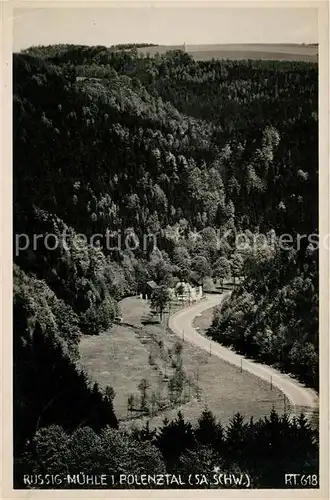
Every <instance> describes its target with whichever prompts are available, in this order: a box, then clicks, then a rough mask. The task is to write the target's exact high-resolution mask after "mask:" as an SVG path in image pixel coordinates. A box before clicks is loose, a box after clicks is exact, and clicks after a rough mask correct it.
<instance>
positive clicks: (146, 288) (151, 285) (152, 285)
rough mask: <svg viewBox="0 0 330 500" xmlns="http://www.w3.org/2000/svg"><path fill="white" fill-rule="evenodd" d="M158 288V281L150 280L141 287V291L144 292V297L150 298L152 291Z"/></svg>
mask: <svg viewBox="0 0 330 500" xmlns="http://www.w3.org/2000/svg"><path fill="white" fill-rule="evenodd" d="M156 288H158V285H157V283H156V282H155V281H153V280H150V281H147V282H146V283H144V284H143V285H142V286H141V287H140V293H141V294H142V297H143V298H144V299H150V297H151V295H152V293H153V292H154V290H156Z"/></svg>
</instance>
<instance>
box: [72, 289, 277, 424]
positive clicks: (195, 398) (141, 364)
mask: <svg viewBox="0 0 330 500" xmlns="http://www.w3.org/2000/svg"><path fill="white" fill-rule="evenodd" d="M121 308H122V315H123V318H124V324H122V325H115V326H114V327H113V328H112V329H111V330H109V331H108V332H105V333H103V334H102V335H100V336H97V337H85V338H83V339H82V341H81V344H80V354H81V364H82V366H83V367H84V368H85V370H86V371H87V373H88V374H89V376H90V377H91V378H92V379H93V380H96V381H97V382H98V383H99V384H100V386H101V387H105V386H106V385H110V386H112V387H113V388H114V390H115V392H116V397H115V399H114V407H115V412H116V415H117V416H118V418H119V419H120V420H121V425H122V426H124V427H131V426H132V425H133V426H140V425H142V423H143V422H145V421H146V420H149V422H150V426H151V428H152V427H155V426H158V425H159V424H161V422H162V420H163V419H164V417H168V418H169V419H171V418H174V417H175V416H176V414H177V412H178V410H179V409H181V410H182V412H183V414H184V416H185V418H186V419H188V420H190V421H192V422H196V421H197V419H198V417H199V416H200V414H201V411H202V410H203V408H205V406H208V407H209V408H210V410H212V411H213V412H214V413H215V415H216V416H217V418H219V419H221V421H222V422H223V423H227V422H228V420H229V418H230V417H232V416H233V414H234V413H235V412H237V411H240V412H241V413H243V414H244V415H245V416H246V417H247V418H250V417H251V416H253V417H254V418H258V417H261V416H263V415H265V414H268V413H269V412H270V410H271V408H272V407H273V406H274V407H275V409H276V410H278V411H280V412H282V411H283V408H284V403H283V395H282V393H281V392H280V391H279V390H277V389H276V388H273V390H270V387H269V384H267V382H264V381H262V380H260V379H258V378H257V377H254V376H253V375H250V374H248V373H245V372H243V373H241V372H240V370H239V368H236V367H234V366H232V365H230V364H228V363H226V362H224V361H222V360H221V359H219V358H217V357H215V356H210V355H209V353H207V352H205V351H202V350H200V349H198V348H196V347H195V346H193V345H191V344H189V343H188V342H183V350H182V365H183V370H184V373H185V380H184V389H183V392H182V394H183V395H185V396H182V397H181V399H179V400H178V401H177V402H176V404H173V403H172V406H171V402H170V393H169V390H168V378H170V377H171V376H173V374H174V372H175V366H172V362H173V361H174V364H175V360H176V356H175V354H174V348H175V345H177V343H178V341H179V342H180V339H179V338H178V336H177V335H175V334H173V333H171V332H170V331H169V330H168V329H167V328H166V319H165V320H164V321H163V324H158V325H157V324H156V325H142V324H141V319H142V318H143V316H145V315H146V314H147V312H148V310H149V306H148V304H147V303H146V302H145V301H144V300H141V299H137V298H128V299H125V300H124V301H122V303H121ZM211 317H212V311H211V310H208V311H206V312H205V313H203V314H202V316H200V317H199V318H197V320H196V321H197V323H198V325H200V327H201V328H202V327H203V328H204V327H206V325H207V323H208V324H209V322H210V319H211ZM128 325H130V326H128ZM203 325H204V326H203ZM168 350H170V351H172V352H171V353H170V354H171V355H170V356H168ZM150 355H151V359H152V363H153V364H152V365H151V364H150ZM166 357H167V361H165V359H166ZM165 375H166V376H165ZM166 377H167V378H166ZM142 378H145V379H147V380H148V382H149V388H148V389H147V394H148V396H149V401H150V400H151V395H152V393H153V392H154V393H155V394H156V395H157V398H158V400H159V401H161V403H162V404H161V408H160V409H159V410H158V411H157V414H155V415H154V416H152V415H146V416H142V414H141V413H139V412H129V415H130V416H129V419H128V417H127V398H128V396H129V395H130V394H135V395H137V396H138V395H139V390H138V388H137V387H138V384H139V383H140V381H141V379H142ZM131 415H134V416H135V417H139V418H138V419H136V418H134V419H132V418H130V417H131Z"/></svg>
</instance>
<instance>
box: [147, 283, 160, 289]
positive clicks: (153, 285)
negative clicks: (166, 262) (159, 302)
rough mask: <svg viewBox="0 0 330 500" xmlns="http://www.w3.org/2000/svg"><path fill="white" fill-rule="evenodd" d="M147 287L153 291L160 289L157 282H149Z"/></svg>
mask: <svg viewBox="0 0 330 500" xmlns="http://www.w3.org/2000/svg"><path fill="white" fill-rule="evenodd" d="M147 285H148V287H149V288H152V289H153V290H154V289H155V288H157V287H158V285H157V283H156V282H155V281H147Z"/></svg>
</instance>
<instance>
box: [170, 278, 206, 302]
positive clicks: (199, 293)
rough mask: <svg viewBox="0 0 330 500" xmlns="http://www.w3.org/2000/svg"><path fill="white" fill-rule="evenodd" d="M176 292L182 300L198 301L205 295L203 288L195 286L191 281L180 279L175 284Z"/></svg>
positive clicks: (177, 296) (178, 298)
mask: <svg viewBox="0 0 330 500" xmlns="http://www.w3.org/2000/svg"><path fill="white" fill-rule="evenodd" d="M174 293H175V296H176V298H177V300H179V301H180V302H189V303H192V302H197V301H198V300H200V299H201V298H202V297H203V288H202V287H201V286H199V287H193V286H191V285H190V283H186V282H185V281H179V283H177V284H176V285H175V288H174Z"/></svg>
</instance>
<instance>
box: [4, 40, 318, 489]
mask: <svg viewBox="0 0 330 500" xmlns="http://www.w3.org/2000/svg"><path fill="white" fill-rule="evenodd" d="M13 67H14V73H13V85H14V132H13V133H14V173H13V175H14V232H15V235H14V240H15V241H14V248H15V255H14V262H15V264H14V414H15V436H14V437H15V439H14V441H15V453H16V457H17V464H18V465H17V467H18V469H19V467H20V466H19V464H20V463H21V461H22V460H23V458H22V457H25V458H24V460H27V461H28V462H29V463H31V464H34V462H33V460H34V458H33V452H32V451H31V449H30V448H29V447H31V446H32V445H31V443H32V442H34V441H33V440H36V442H37V445H38V443H39V445H40V447H41V449H42V450H44V451H43V452H42V453H48V452H47V446H46V444H45V442H46V441H47V440H53V439H54V440H55V441H54V447H55V443H57V444H58V445H61V444H64V443H65V440H64V438H63V437H61V436H64V435H69V434H70V436H71V437H70V440H69V442H70V443H74V442H76V440H77V435H76V434H75V433H79V432H81V433H82V439H83V440H84V439H87V440H92V441H93V440H96V441H98V442H99V443H100V450H101V451H100V457H101V455H102V453H104V451H102V449H103V448H102V447H104V446H108V445H107V444H106V435H107V433H109V436H110V437H111V439H110V438H109V439H110V441H111V440H114V441H115V442H116V443H117V442H118V446H119V447H121V446H123V445H122V444H120V442H119V441H120V439H119V437H118V436H119V434H116V433H118V432H119V431H117V430H115V429H116V428H117V425H118V423H117V419H116V416H115V415H114V411H113V407H112V402H111V399H109V398H108V397H107V396H106V394H104V393H103V392H102V391H101V390H100V388H99V387H97V385H94V386H93V387H91V384H90V382H89V381H88V378H87V376H86V375H85V374H84V373H81V372H79V370H78V369H77V367H76V361H77V357H78V348H77V346H78V344H79V339H80V338H81V335H97V334H98V333H99V332H101V331H103V330H106V329H108V328H109V327H111V324H112V322H113V320H114V318H115V316H116V315H117V314H118V306H117V302H118V301H119V300H120V299H121V298H123V297H125V296H129V295H133V294H136V293H138V292H139V291H140V290H141V288H142V287H143V286H144V284H145V283H146V282H147V281H148V280H150V279H152V280H154V281H155V282H156V283H157V284H159V285H168V284H170V283H171V282H172V281H173V279H175V278H177V279H184V280H187V281H190V282H191V283H194V284H204V285H205V286H207V283H210V280H213V281H216V280H219V281H220V283H222V282H223V280H224V279H226V278H230V277H232V278H233V279H234V280H235V281H236V279H237V278H240V279H239V280H237V282H238V283H239V284H238V285H237V286H236V289H235V290H234V292H233V293H232V295H231V297H230V299H229V300H228V301H227V302H226V303H225V304H224V306H223V308H222V310H221V312H220V313H218V314H216V316H215V318H214V321H213V324H212V327H211V328H210V331H209V334H210V335H211V336H212V337H213V338H214V339H215V340H217V341H219V342H221V343H223V344H225V345H231V346H233V347H234V348H235V349H236V350H237V351H239V352H241V353H244V354H247V355H249V356H251V357H254V358H257V359H259V360H262V361H265V362H267V363H269V364H275V365H276V366H278V367H279V368H281V369H282V370H284V371H286V372H289V373H292V374H294V375H295V376H297V377H298V378H299V379H300V380H302V381H303V382H305V383H306V384H308V385H309V386H311V387H314V388H318V251H317V238H315V239H314V240H313V241H312V240H311V239H310V238H308V237H307V235H314V236H315V235H317V232H318V191H317V190H318V173H317V172H318V112H317V103H318V93H317V85H318V68H317V65H316V64H312V63H302V62H299V63H298V62H276V61H239V62H238V61H220V60H212V61H207V62H206V61H205V62H204V61H198V62H197V61H194V60H193V59H192V58H191V57H190V56H189V55H188V54H186V53H184V52H181V51H173V52H168V53H166V54H164V55H162V56H160V55H156V56H154V57H149V56H143V55H139V54H138V52H137V48H136V47H130V46H127V47H126V46H125V47H116V48H114V47H112V48H106V47H101V46H99V47H86V46H72V45H55V46H49V47H32V48H31V49H28V50H26V51H24V52H23V53H20V54H14V61H13ZM283 234H289V235H291V237H292V244H291V245H290V247H289V248H283V244H281V235H283ZM38 235H39V236H41V237H39V238H37V237H36V236H38ZM82 235H83V236H84V238H82V237H81V236H82ZM104 235H107V236H108V237H107V238H105V237H104ZM300 235H306V237H303V238H299V236H300ZM146 236H148V237H147V238H146ZM223 236H225V237H223ZM261 236H264V238H261ZM238 239H239V242H238ZM155 241H156V242H157V244H155ZM242 241H243V243H244V244H238V243H241V242H242ZM297 241H298V244H297ZM54 242H55V243H54ZM109 243H110V244H109ZM273 417H274V416H273ZM274 418H275V417H274ZM282 424H283V425H285V426H287V427H286V431H285V432H291V434H292V432H299V430H298V429H299V425H298V424H297V427H294V428H293V427H292V428H291V427H290V425H289V424H288V423H285V422H284V423H283V422H282ZM282 424H281V425H282ZM50 425H53V426H54V425H55V426H57V427H48V430H45V431H43V430H42V429H43V428H47V426H50ZM107 425H109V426H111V427H112V428H113V430H104V429H106V426H107ZM173 425H174V424H173ZM256 425H257V424H254V426H252V428H253V432H252V431H251V428H250V431H249V432H252V434H253V436H255V433H257V431H256V429H257V428H258V429H259V426H261V427H260V428H262V429H264V428H266V427H267V424H266V423H264V424H261V423H259V424H258V425H257V427H255V426H256ZM292 425H293V424H292ZM78 426H83V428H82V429H81V430H78V431H77V430H76V428H77V427H78ZM84 426H88V428H87V427H84ZM263 426H266V427H263ZM39 428H41V429H40V430H39ZM86 429H87V430H86ZM92 429H93V430H92ZM102 429H103V430H102ZM36 431H37V434H35V432H36ZM163 431H164V429H163ZM163 431H162V432H163ZM43 432H45V434H43ZM100 432H101V433H103V434H99V433H100ZM194 432H195V431H194ZM258 432H259V431H258ZM260 432H261V433H262V432H263V431H260ZM265 432H266V431H265ZM47 433H48V434H47ZM72 433H73V434H72ZM95 433H96V434H95ZM252 434H251V436H252ZM123 439H124V438H123ZM125 439H128V440H129V439H133V438H131V437H125ZM134 439H138V438H134ZM194 439H195V437H194ZM227 439H228V438H227ZM249 439H250V438H249ZM260 439H265V437H264V436H263V437H262V438H260ZM40 440H41V441H40ZM149 441H150V440H149ZM88 442H89V441H88ZM252 442H253V439H252V437H251V443H252ZM274 442H276V441H274ZM311 442H312V441H311ZM251 443H250V444H251ZM68 446H69V445H68ZM70 446H71V445H70ZM72 446H73V447H74V446H75V445H72ZM84 446H85V445H84ZM88 446H89V445H88ZM134 446H135V447H136V445H134ZM134 446H133V444H132V447H133V449H135V448H134ZM145 446H149V444H148V445H147V444H146V445H145ZM253 446H254V445H252V444H251V449H253ZM297 446H298V444H297ZM313 446H314V444H313ZM27 447H28V448H27ZM27 449H28V450H29V451H27ZM84 449H86V448H84ZM120 449H121V448H120ZM187 449H190V448H189V447H187ZM228 449H230V447H229V448H228ZM72 450H73V451H70V453H73V454H74V456H78V454H77V453H78V452H77V451H76V450H74V448H73V449H72ZM148 450H149V448H148ZM191 450H192V451H191V452H190V451H189V453H190V455H189V456H188V458H187V456H186V455H184V456H183V458H182V457H181V458H180V460H181V459H182V460H183V461H184V460H188V461H189V460H191V461H194V460H195V459H196V460H197V459H198V460H199V461H200V462H201V461H202V460H203V459H202V457H201V456H200V455H199V453H201V452H198V457H197V456H196V457H195V455H194V453H195V454H196V453H197V452H196V451H194V450H195V448H192V449H191ZM149 451H150V453H151V455H152V457H153V458H152V460H153V461H154V462H155V465H154V467H155V468H157V467H159V468H160V469H161V468H162V467H164V463H163V461H162V460H163V459H164V457H165V460H166V452H165V455H164V453H163V451H162V450H161V452H162V453H163V455H162V456H163V459H161V458H160V456H159V455H157V453H156V451H155V450H154V449H152V450H151V449H150V450H149ZM149 451H148V453H149ZM53 452H54V453H55V452H56V450H55V448H54V449H53ZM213 452H214V453H218V450H215V451H212V450H210V449H206V451H205V453H206V457H209V458H205V460H206V462H207V460H209V459H210V460H211V457H212V453H213ZM38 453H41V451H39V452H38ZM61 453H65V451H63V449H61ZM118 453H119V452H118ZM120 453H124V451H120ZM146 453H147V451H146ZM274 453H276V451H274ZM31 454H32V455H31ZM27 455H28V458H26V457H27ZM102 456H103V455H102ZM125 456H126V455H125ZM281 456H282V455H281ZM255 459H256V460H261V458H260V457H259V458H258V457H256V458H255ZM73 460H74V459H73ZM75 460H77V459H76V458H75ZM100 460H101V458H100ZM102 460H103V458H102ZM127 460H131V458H130V459H128V458H127ZM178 460H179V458H178ZM237 460H238V462H237V463H238V464H239V467H240V468H243V469H244V470H245V468H246V466H247V465H246V462H245V461H244V460H245V458H244V457H242V459H237ZM240 460H241V461H240ZM102 463H103V462H102ZM178 463H179V462H176V465H175V466H177V467H179V465H178ZM227 463H228V462H227ZM274 463H275V462H274ZM167 466H168V464H166V467H167ZM36 467H37V466H36V465H35V464H34V465H31V470H33V471H35V470H37V469H36ZM59 467H60V465H59ZM77 467H78V468H79V467H83V466H82V465H81V466H80V465H77ZM289 469H290V467H289ZM289 469H288V470H289ZM79 470H82V469H81V468H79ZM290 470H291V469H290ZM266 476H267V474H266V473H265V476H264V479H260V481H261V483H260V484H266V483H267V480H266V479H265V478H266ZM267 477H268V476H267ZM264 481H266V483H264ZM267 484H269V483H267ZM267 484H266V485H267Z"/></svg>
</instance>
